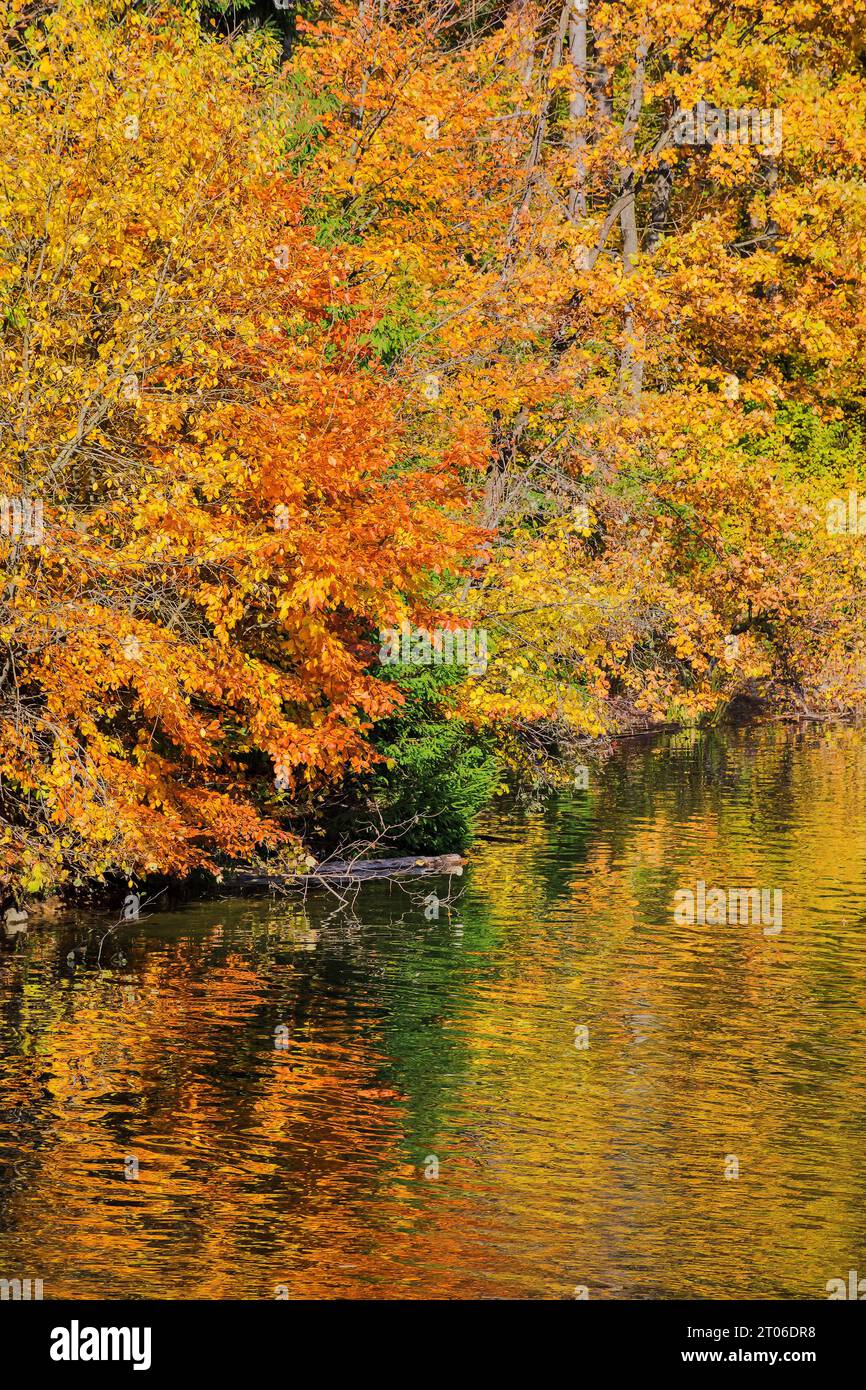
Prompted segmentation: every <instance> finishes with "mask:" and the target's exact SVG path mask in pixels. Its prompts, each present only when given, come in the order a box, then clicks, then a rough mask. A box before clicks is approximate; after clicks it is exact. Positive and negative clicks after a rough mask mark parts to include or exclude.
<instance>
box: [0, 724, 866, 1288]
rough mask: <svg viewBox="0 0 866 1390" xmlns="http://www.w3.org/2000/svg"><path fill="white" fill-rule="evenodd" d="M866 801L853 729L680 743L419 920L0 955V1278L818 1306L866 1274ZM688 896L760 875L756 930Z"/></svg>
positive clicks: (357, 909) (486, 830)
mask: <svg viewBox="0 0 866 1390" xmlns="http://www.w3.org/2000/svg"><path fill="white" fill-rule="evenodd" d="M864 807H866V738H864V736H863V735H862V734H861V733H858V732H856V731H851V730H845V729H835V730H831V731H830V732H826V731H820V732H813V731H810V732H808V733H806V734H802V733H799V732H791V731H789V730H788V729H784V728H779V727H778V726H773V727H768V728H763V729H761V730H757V731H748V732H744V733H731V732H728V733H725V734H723V735H715V734H714V735H705V736H695V735H678V736H676V737H674V738H672V739H668V740H665V741H662V742H659V743H656V744H654V745H652V746H651V747H640V748H633V749H631V750H630V751H627V752H626V751H624V752H620V753H615V754H614V755H613V756H612V757H611V758H610V759H609V760H608V761H607V762H606V763H605V764H604V765H603V766H598V767H593V769H592V770H591V774H590V780H589V789H588V790H587V791H586V792H577V793H575V794H574V795H573V796H571V797H562V798H559V799H558V801H552V802H549V803H545V804H544V805H543V806H541V807H539V808H537V809H533V810H529V811H527V810H523V811H519V810H511V811H509V812H508V813H507V814H505V813H500V814H497V815H491V816H490V817H489V819H488V820H487V822H486V823H485V825H484V827H483V835H482V839H481V840H480V841H479V844H478V846H477V849H476V852H475V854H474V856H473V863H472V867H471V869H470V871H469V872H468V873H467V875H466V876H465V877H464V878H463V879H462V880H453V882H452V887H453V888H454V889H455V891H458V890H459V892H460V893H461V894H462V896H461V897H460V899H459V901H458V902H457V903H455V904H454V905H452V907H451V908H450V909H446V908H445V907H443V908H442V909H441V910H440V914H439V919H438V920H428V919H427V918H426V917H425V914H424V903H423V895H424V894H426V893H427V892H429V889H430V886H431V885H430V884H429V882H428V883H423V884H417V885H412V886H411V887H410V888H409V889H407V888H406V886H405V885H404V886H398V885H396V884H395V885H391V886H389V885H383V884H371V885H369V886H367V887H366V888H365V889H364V890H363V891H362V892H361V893H360V894H359V895H358V897H357V899H356V901H355V903H354V916H353V915H352V914H350V913H347V912H345V911H343V910H341V908H340V904H339V902H337V900H336V899H335V898H334V896H333V895H332V894H330V893H325V892H317V893H315V894H312V895H310V896H309V898H308V900H307V902H306V904H302V903H300V902H292V903H286V902H276V903H274V902H270V901H268V902H263V901H246V902H236V901H232V902H224V903H211V904H207V905H204V906H193V907H189V908H187V909H185V910H183V911H179V912H174V913H170V914H169V913H160V914H158V915H155V916H154V917H152V918H151V919H150V920H149V921H146V922H142V923H137V924H129V926H128V927H124V929H123V930H122V931H121V932H119V934H118V944H117V945H112V944H110V943H109V945H108V947H106V948H104V949H103V957H102V964H101V966H98V965H97V948H98V943H99V936H100V933H101V932H102V931H104V929H105V922H104V921H100V922H95V921H93V920H91V921H85V920H83V919H79V920H77V921H76V922H74V923H67V924H64V925H63V926H62V927H56V928H43V929H41V930H38V931H30V932H28V933H27V934H26V936H22V937H20V938H18V939H17V940H16V941H15V942H14V945H13V943H12V942H11V941H7V942H6V946H5V949H4V951H3V953H2V955H0V1019H2V1038H0V1162H2V1171H0V1277H6V1278H12V1277H16V1276H17V1277H26V1276H30V1277H33V1278H36V1277H40V1278H42V1279H43V1280H44V1283H45V1296H46V1297H73V1298H88V1297H113V1298H132V1297H143V1296H151V1297H163V1298H166V1297H168V1298H227V1297H235V1298H273V1297H275V1296H277V1293H278V1291H280V1286H283V1288H282V1291H283V1292H287V1294H288V1296H289V1297H305V1296H306V1297H310V1296H312V1297H333V1296H337V1297H359V1296H361V1297H364V1296H366V1297H370V1296H374V1297H388V1296H405V1297H425V1296H426V1297H435V1298H447V1297H457V1298H464V1297H479V1296H480V1297H506V1298H509V1297H526V1296H530V1297H545V1298H573V1297H574V1296H575V1290H576V1289H579V1288H581V1287H585V1288H586V1289H588V1291H589V1297H590V1298H687V1297H692V1296H698V1297H721V1298H728V1297H803V1298H808V1297H826V1292H825V1289H826V1283H827V1281H828V1279H831V1278H834V1277H837V1276H841V1277H846V1276H847V1271H848V1270H849V1269H851V1268H855V1267H859V1268H860V1269H861V1270H862V1271H863V1272H864V1273H866V1242H864V1227H866V1215H864V1211H866V1203H864V1195H866V1194H864V1185H866V1183H864V1172H866V1168H864V1164H863V1161H862V1160H863V1149H864V1122H866V1081H864V1059H866V1047H864V1005H866V937H864V923H866V865H864V851H866V824H864ZM697 880H704V881H705V882H706V883H707V884H708V885H710V884H717V885H721V886H728V887H731V886H739V885H747V886H752V885H755V886H759V887H761V886H764V887H768V888H772V887H781V888H782V889H783V891H784V927H783V930H782V931H781V932H780V933H779V934H778V935H775V936H768V935H765V934H764V933H763V931H762V929H761V927H760V925H735V926H729V925H724V926H715V925H713V926H711V925H690V926H684V925H678V924H677V923H676V922H675V919H674V911H673V901H674V893H675V891H676V890H677V889H678V888H680V887H693V886H694V885H695V883H696V881H697ZM436 886H437V888H438V891H439V892H440V893H444V892H445V890H446V888H447V884H442V883H437V885H436ZM76 947H79V948H81V947H84V948H86V949H84V950H79V952H78V954H77V956H75V957H74V959H75V961H76V963H75V964H74V965H70V964H69V963H68V958H69V954H70V952H71V951H73V950H74V949H75V948H76ZM581 1029H587V1030H588V1035H583V1034H582V1033H581ZM583 1036H587V1037H588V1043H589V1045H588V1047H581V1046H579V1045H576V1044H579V1043H580V1041H581V1039H582V1037H583ZM434 1160H435V1161H434ZM733 1160H736V1161H735V1162H734V1161H733ZM437 1163H438V1177H436V1176H435V1172H436V1167H437ZM737 1166H738V1168H739V1177H737V1178H732V1177H730V1176H726V1173H727V1174H730V1173H732V1172H734V1171H736V1168H737ZM136 1170H137V1176H135V1174H136ZM858 1261H859V1266H858Z"/></svg>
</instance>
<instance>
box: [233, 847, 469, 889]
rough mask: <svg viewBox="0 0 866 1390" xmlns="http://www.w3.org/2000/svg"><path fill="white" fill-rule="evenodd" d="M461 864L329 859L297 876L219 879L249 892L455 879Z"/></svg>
mask: <svg viewBox="0 0 866 1390" xmlns="http://www.w3.org/2000/svg"><path fill="white" fill-rule="evenodd" d="M464 863H465V860H464V859H463V858H462V857H461V855H459V854H433V855H430V854H422V855H415V856H413V857H411V858H407V859H329V860H326V861H325V862H324V863H322V864H316V865H315V866H314V867H313V868H312V869H309V870H308V871H307V872H306V873H298V874H263V873H257V872H255V871H253V870H246V869H236V870H233V871H232V872H231V873H226V874H224V875H223V883H224V884H225V883H229V884H238V885H239V886H241V887H250V888H288V887H290V886H292V885H296V884H301V883H316V882H318V881H319V880H322V881H327V882H334V881H337V882H341V883H359V882H364V881H365V880H367V879H374V878H429V877H431V876H432V875H434V874H450V875H454V876H455V877H459V876H460V875H461V874H462V873H463V865H464Z"/></svg>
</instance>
